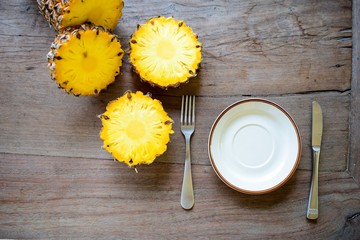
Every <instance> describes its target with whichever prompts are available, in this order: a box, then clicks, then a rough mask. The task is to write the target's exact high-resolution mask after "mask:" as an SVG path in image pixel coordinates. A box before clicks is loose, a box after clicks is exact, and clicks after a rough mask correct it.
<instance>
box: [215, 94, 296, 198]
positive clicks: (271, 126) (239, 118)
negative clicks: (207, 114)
mask: <svg viewBox="0 0 360 240" xmlns="http://www.w3.org/2000/svg"><path fill="white" fill-rule="evenodd" d="M208 151H209V158H210V161H211V164H212V166H213V168H214V170H215V172H216V174H217V175H218V176H219V178H220V179H221V180H222V181H223V182H224V183H226V184H227V185H228V186H230V187H231V188H233V189H235V190H237V191H239V192H243V193H249V194H262V193H267V192H270V191H273V190H275V189H277V188H279V187H280V186H281V185H283V184H284V183H285V182H286V181H287V180H288V179H289V178H290V177H291V176H292V174H293V173H294V172H295V170H296V168H297V166H298V164H299V161H300V154H301V140H300V134H299V130H298V128H297V126H296V124H295V122H294V120H293V119H292V117H291V116H290V115H289V114H288V113H287V112H286V111H285V110H284V109H283V108H282V107H280V106H279V105H277V104H276V103H274V102H271V101H268V100H265V99H257V98H256V99H246V100H242V101H239V102H236V103H234V104H232V105H230V106H229V107H227V108H226V109H225V110H224V111H223V112H222V113H221V114H220V115H219V116H218V117H217V119H216V120H215V122H214V124H213V126H212V128H211V131H210V135H209V143H208Z"/></svg>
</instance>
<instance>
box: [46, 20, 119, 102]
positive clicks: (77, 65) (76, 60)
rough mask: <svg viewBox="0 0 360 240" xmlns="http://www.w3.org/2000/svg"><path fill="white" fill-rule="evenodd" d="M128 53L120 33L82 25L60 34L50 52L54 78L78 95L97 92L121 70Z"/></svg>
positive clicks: (49, 64) (62, 86)
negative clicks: (124, 57)
mask: <svg viewBox="0 0 360 240" xmlns="http://www.w3.org/2000/svg"><path fill="white" fill-rule="evenodd" d="M123 55H124V52H123V50H122V49H121V45H120V42H119V39H118V38H117V36H116V35H114V34H111V33H109V32H107V31H105V30H104V29H103V28H102V27H95V26H91V25H86V24H84V25H81V26H80V27H79V28H68V29H67V30H65V31H64V32H63V33H61V34H59V35H57V36H56V38H55V41H54V42H53V43H52V44H51V49H50V52H49V53H48V55H47V57H48V68H49V70H50V72H51V78H52V79H53V80H55V81H56V82H57V83H58V85H59V87H60V88H63V89H65V91H66V92H68V93H73V94H74V95H76V96H78V95H85V96H86V95H97V94H99V92H100V91H101V90H102V89H105V88H106V87H107V86H108V85H109V84H110V83H112V82H114V81H115V76H117V75H118V74H119V73H120V67H121V65H122V57H123Z"/></svg>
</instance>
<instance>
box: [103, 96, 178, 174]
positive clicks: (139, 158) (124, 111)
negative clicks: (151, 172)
mask: <svg viewBox="0 0 360 240" xmlns="http://www.w3.org/2000/svg"><path fill="white" fill-rule="evenodd" d="M99 117H100V118H101V121H102V125H103V128H102V130H101V132H100V138H101V139H102V140H103V141H104V145H103V147H104V148H105V149H106V150H107V151H108V152H109V153H111V154H112V155H113V157H114V158H115V159H116V160H118V161H119V162H124V163H126V164H127V165H128V166H130V167H133V166H136V165H139V164H150V163H152V162H153V161H154V160H155V158H156V157H157V156H159V155H161V154H163V153H164V152H165V151H166V149H167V143H168V142H169V141H170V134H172V133H174V132H173V130H172V123H173V121H172V120H171V118H170V117H169V116H168V114H167V113H166V112H165V111H164V108H163V106H162V104H161V102H160V101H159V100H156V99H153V98H151V97H150V96H149V95H144V94H143V93H142V92H140V91H137V92H136V93H132V92H130V91H127V92H125V94H124V95H123V96H121V97H120V98H118V99H116V100H114V101H112V102H110V103H109V104H108V106H107V107H106V112H105V113H103V114H102V115H100V116H99Z"/></svg>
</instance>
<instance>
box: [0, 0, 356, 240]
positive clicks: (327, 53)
mask: <svg viewBox="0 0 360 240" xmlns="http://www.w3.org/2000/svg"><path fill="white" fill-rule="evenodd" d="M359 5H360V3H359V1H357V0H355V1H352V2H351V1H345V0H341V1H335V0H330V1H329V0H327V1H326V0H320V1H310V0H298V1H293V0H289V1H285V0H280V1H277V0H270V1H260V0H254V1H249V0H242V1H235V0H230V1H227V0H209V1H200V0H194V1H188V0H175V1H160V0H152V1H125V7H124V9H123V17H122V18H121V19H120V21H119V25H118V27H117V28H116V30H115V33H116V34H118V36H119V37H120V41H121V44H122V46H123V49H124V50H128V41H129V39H130V35H131V34H132V33H133V32H134V30H135V29H136V25H137V24H138V23H140V24H141V23H144V22H145V21H146V20H147V19H149V18H151V17H154V16H158V15H165V16H174V17H175V18H177V19H183V20H185V22H186V23H187V24H188V25H190V26H191V27H192V28H193V30H194V32H196V33H197V34H198V36H199V40H200V41H201V42H202V43H203V61H202V64H201V69H200V72H199V73H198V76H197V77H196V78H194V79H191V80H190V82H189V83H188V84H184V85H182V86H180V87H179V88H177V89H169V90H167V91H165V90H161V89H158V88H152V87H151V86H149V85H148V84H146V83H143V82H141V81H140V80H139V77H138V76H137V75H136V74H135V73H133V71H132V69H131V66H130V63H129V59H128V56H127V55H125V57H124V59H123V61H124V63H123V67H122V68H121V72H122V73H121V75H120V76H118V77H117V79H116V82H115V83H114V84H112V85H111V86H109V87H108V89H107V90H106V91H104V92H102V93H101V95H100V96H98V97H78V98H76V97H74V96H72V95H67V94H65V93H64V92H63V91H62V90H59V89H57V86H56V84H55V83H54V82H53V81H51V80H50V74H49V72H48V70H47V60H46V54H47V52H48V50H49V47H50V44H51V42H52V41H53V39H54V37H55V31H54V30H53V29H51V28H49V26H48V24H47V23H46V21H45V19H44V18H43V17H42V16H41V15H40V14H39V12H38V10H37V3H36V1H34V0H14V1H0V86H1V87H0V112H1V117H0V188H1V189H0V238H59V239H64V238H65V239H67V238H95V239H97V238H122V239H131V238H136V239H163V238H166V239H167V238H174V239H184V238H190V239H193V238H205V239H206V238H214V239H241V238H243V239H259V238H260V239H273V238H282V239H284V238H285V239H287V238H290V239H310V238H311V239H312V238H314V239H359V238H360V228H359V223H360V222H359V221H360V188H359V177H360V171H359V169H360V168H359V161H360V151H359V144H360V125H359V124H360V122H359V119H360V108H359V106H360V80H359V76H360V73H359V69H360V68H359V66H360V64H359V63H360V62H359V52H360V51H359V39H360V37H359V34H360V30H359V22H360V20H359V16H360V10H359V8H360V6H359ZM126 90H132V91H136V90H141V91H143V92H152V93H153V96H154V98H157V99H159V100H161V101H162V102H163V105H164V108H165V110H166V111H167V112H168V113H169V115H170V116H171V117H172V118H173V119H174V120H175V123H174V130H175V134H174V135H172V137H171V143H170V144H169V146H168V151H167V152H166V153H165V154H164V155H163V156H161V157H159V158H158V159H157V160H156V162H155V163H154V164H152V165H150V166H141V167H139V168H138V170H139V171H140V173H139V174H136V173H135V172H134V171H133V170H132V169H129V168H128V167H126V166H125V165H124V164H121V163H118V162H114V161H112V158H111V156H110V155H109V154H108V153H106V152H105V151H104V150H102V149H101V145H102V143H101V140H100V138H99V131H100V129H101V122H100V120H99V119H98V118H97V117H96V116H97V115H98V114H101V113H103V112H104V110H105V107H106V105H107V103H108V102H109V101H111V100H113V99H115V98H117V97H119V96H121V95H122V94H123V93H124V92H125V91H126ZM183 94H194V95H196V96H197V129H196V132H195V135H194V137H193V139H192V156H193V157H192V159H193V178H194V189H195V198H196V204H195V207H194V209H193V210H192V211H183V210H182V209H181V207H180V204H179V199H180V189H181V180H182V175H183V161H184V152H185V149H184V140H183V137H182V135H181V133H180V129H179V114H180V113H179V112H180V96H181V95H183ZM248 97H262V98H266V99H269V100H272V101H274V102H276V103H278V104H280V105H281V106H283V107H284V108H285V109H286V110H287V111H288V112H289V113H290V114H291V115H292V116H293V118H294V120H295V121H296V123H297V124H298V127H299V130H300V134H301V138H302V144H303V150H302V157H301V161H300V165H299V167H298V170H297V171H296V173H295V175H294V176H293V177H292V178H291V179H290V181H289V182H288V183H287V184H286V185H285V186H283V187H282V188H280V189H279V190H277V191H275V192H273V193H270V194H266V195H261V196H249V195H245V194H241V193H238V192H236V191H234V190H232V189H230V188H228V187H226V186H225V185H224V184H223V183H222V182H221V181H220V180H219V179H218V178H217V176H216V175H215V173H214V171H213V170H212V168H211V165H210V162H209V160H208V156H207V140H208V134H209V131H210V128H211V125H212V123H213V122H214V120H215V118H216V116H217V115H218V114H219V113H220V112H221V111H222V110H223V109H224V108H225V107H227V106H228V105H229V104H231V103H233V102H235V101H238V100H241V99H244V98H248ZM313 100H316V101H318V102H320V104H321V106H322V108H323V111H324V134H323V147H322V153H321V161H320V185H319V191H320V192H319V193H320V199H319V201H320V218H319V219H318V221H317V222H311V221H307V220H306V218H305V211H306V204H307V198H308V193H309V187H310V175H311V168H312V167H311V166H312V165H311V162H312V159H311V148H310V139H311V102H312V101H313ZM349 113H350V114H349ZM354 180H355V181H354Z"/></svg>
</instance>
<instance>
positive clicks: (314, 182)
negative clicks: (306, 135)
mask: <svg viewBox="0 0 360 240" xmlns="http://www.w3.org/2000/svg"><path fill="white" fill-rule="evenodd" d="M322 132H323V114H322V110H321V107H320V104H319V103H318V102H316V101H313V103H312V139H311V146H312V152H313V169H312V177H311V186H310V194H309V201H308V207H307V213H306V217H307V218H308V219H311V220H315V219H317V218H318V216H319V210H318V209H319V208H318V186H319V184H318V175H319V161H320V150H321V139H322Z"/></svg>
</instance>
